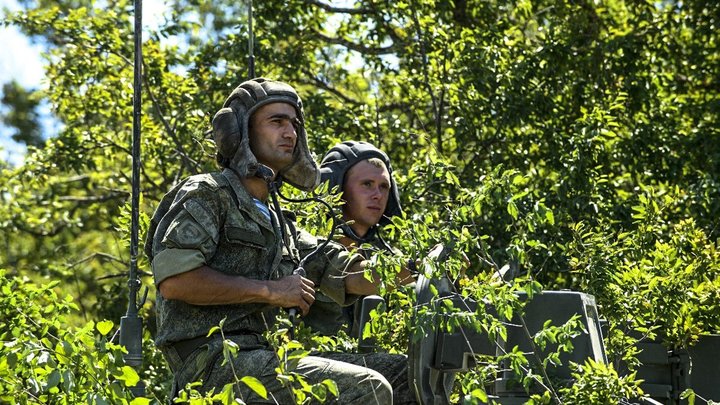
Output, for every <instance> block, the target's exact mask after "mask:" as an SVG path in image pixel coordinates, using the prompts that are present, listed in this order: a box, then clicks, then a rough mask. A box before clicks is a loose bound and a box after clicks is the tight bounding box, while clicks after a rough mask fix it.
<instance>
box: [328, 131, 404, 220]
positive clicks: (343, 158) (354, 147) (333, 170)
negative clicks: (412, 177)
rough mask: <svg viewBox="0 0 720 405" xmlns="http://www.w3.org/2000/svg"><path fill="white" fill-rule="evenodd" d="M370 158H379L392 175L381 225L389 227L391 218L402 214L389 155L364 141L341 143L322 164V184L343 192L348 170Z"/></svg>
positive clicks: (329, 153) (329, 152) (331, 150)
mask: <svg viewBox="0 0 720 405" xmlns="http://www.w3.org/2000/svg"><path fill="white" fill-rule="evenodd" d="M370 158H378V159H380V160H382V161H383V163H385V167H386V168H387V170H388V173H389V174H390V197H389V198H388V203H387V206H386V207H385V212H384V214H383V216H382V218H381V219H380V225H387V224H389V223H390V222H391V218H392V217H393V216H395V215H400V214H402V207H401V206H400V193H399V192H398V188H397V184H396V183H395V178H394V177H393V169H392V166H391V165H390V158H389V157H388V155H387V154H386V153H385V152H383V151H381V150H380V149H378V148H376V147H375V146H374V145H372V144H371V143H368V142H363V141H345V142H341V143H339V144H337V145H335V146H333V147H332V148H330V150H329V151H328V153H327V154H325V156H324V157H323V159H322V161H321V162H320V182H321V183H324V182H329V187H328V188H329V189H332V188H333V187H338V190H339V191H340V192H342V191H343V185H344V182H345V175H346V174H347V172H348V170H350V168H351V167H353V166H354V165H355V164H357V163H358V162H360V161H363V160H367V159H370Z"/></svg>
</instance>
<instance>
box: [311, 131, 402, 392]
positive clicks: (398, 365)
mask: <svg viewBox="0 0 720 405" xmlns="http://www.w3.org/2000/svg"><path fill="white" fill-rule="evenodd" d="M369 158H378V159H381V160H382V161H383V162H384V163H385V166H386V168H387V169H388V172H389V173H390V182H391V197H390V199H389V200H388V205H387V207H386V210H385V213H384V217H383V218H382V219H381V221H380V225H385V224H388V223H389V222H390V220H389V218H390V217H392V216H395V215H399V214H400V212H401V206H400V196H399V192H398V190H397V185H396V184H395V180H394V178H393V177H392V166H391V165H390V159H389V158H388V157H387V155H386V154H385V153H384V152H382V151H381V150H379V149H377V148H375V147H374V146H373V145H371V144H369V143H367V142H356V141H345V142H342V143H341V144H338V145H336V146H334V147H333V148H331V149H330V151H329V152H328V153H327V154H326V155H325V157H324V158H323V162H322V164H321V177H322V180H323V181H328V182H329V188H330V189H332V188H333V187H339V188H340V191H342V187H343V183H344V180H343V179H344V177H345V174H346V173H347V171H348V170H349V169H350V168H351V167H352V166H353V165H355V164H356V163H358V162H360V161H363V160H365V159H369ZM341 229H342V231H343V234H344V235H345V236H347V237H348V238H350V239H352V240H354V241H355V242H356V243H357V245H358V246H362V248H360V249H357V252H358V253H360V254H362V255H363V256H364V257H365V258H366V259H369V258H370V256H372V254H373V253H375V252H384V253H388V254H393V255H400V254H401V252H399V251H398V250H397V249H393V248H392V247H390V246H389V245H388V244H387V243H386V242H385V241H384V240H383V239H382V238H381V237H380V235H379V234H378V231H379V225H378V226H375V227H373V228H371V229H370V230H369V232H368V233H367V234H366V235H364V236H363V237H359V236H358V235H356V234H355V233H354V232H353V231H352V228H350V227H349V226H347V225H344V226H342V227H341ZM360 308H361V305H360V302H355V303H352V304H350V305H349V306H345V307H343V306H340V305H338V304H337V303H336V301H335V300H333V299H332V298H331V297H329V296H327V295H325V294H323V293H322V292H318V293H317V294H316V295H315V302H314V303H313V305H312V306H311V307H310V312H308V314H307V315H306V316H304V317H303V322H304V323H305V325H306V326H308V327H310V328H311V329H312V330H313V331H314V332H317V333H319V334H321V335H326V336H332V335H335V334H337V333H338V332H339V331H340V330H345V331H346V332H348V333H349V334H350V335H351V336H358V334H359V322H358V321H359V318H360ZM323 356H326V357H331V358H334V359H336V360H339V361H346V362H352V363H354V359H355V358H357V356H358V355H357V354H351V353H323ZM362 360H363V363H362V365H364V366H366V367H369V368H371V369H373V370H376V371H378V372H380V373H382V374H383V376H384V377H385V378H386V379H387V380H388V381H389V382H390V384H391V385H392V387H393V401H394V403H396V404H413V403H416V398H415V394H414V392H413V390H411V389H410V387H409V385H408V376H407V356H405V355H402V354H388V353H367V354H363V355H362ZM356 364H357V363H356Z"/></svg>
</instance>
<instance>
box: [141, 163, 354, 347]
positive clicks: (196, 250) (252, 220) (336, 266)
mask: <svg viewBox="0 0 720 405" xmlns="http://www.w3.org/2000/svg"><path fill="white" fill-rule="evenodd" d="M277 215H278V213H276V212H274V211H273V210H270V216H271V218H272V219H271V220H270V219H268V218H267V217H266V216H265V215H264V214H263V213H262V212H261V211H260V210H259V209H258V207H257V206H256V205H255V202H254V200H253V198H252V196H250V194H248V192H247V191H246V190H245V188H244V187H243V186H242V184H241V183H240V181H239V179H238V178H237V176H235V174H234V173H233V172H232V171H229V170H227V169H226V170H224V171H223V172H222V173H208V174H200V175H196V176H192V177H189V178H188V179H186V180H185V181H183V182H182V183H181V184H179V185H178V186H176V187H175V188H174V189H173V190H171V191H170V192H169V193H168V194H167V195H165V197H164V198H163V200H162V201H161V202H160V205H159V207H158V209H157V211H156V212H155V214H154V216H153V219H152V221H151V225H150V232H149V234H148V239H147V241H146V245H145V251H146V253H147V254H148V257H149V258H150V259H151V260H152V269H153V276H154V279H155V285H156V286H158V285H159V284H160V283H161V282H162V281H163V280H165V279H166V278H168V277H171V276H174V275H177V274H180V273H183V272H186V271H190V270H193V269H196V268H198V267H200V266H203V265H207V266H209V267H211V268H213V269H215V270H217V271H219V272H222V273H225V274H230V275H238V276H244V277H247V278H253V279H259V280H269V279H277V278H281V277H284V276H287V275H290V274H292V272H293V270H294V269H295V266H296V264H297V262H298V260H299V259H300V258H302V257H304V256H305V255H307V254H309V253H310V252H311V251H312V250H313V249H314V248H315V247H316V246H317V244H318V241H317V238H315V237H313V236H312V235H310V234H308V233H307V232H304V231H297V230H296V229H295V228H294V226H292V222H291V221H290V219H287V218H286V219H285V221H284V222H285V228H286V234H288V235H295V237H294V238H293V237H290V238H288V239H289V246H285V244H284V243H283V242H282V240H281V239H282V237H281V236H279V235H277V231H276V229H277V230H279V226H278V223H279V221H278V219H277ZM280 215H282V214H280ZM358 260H362V257H361V256H359V255H355V254H351V253H349V252H348V251H347V250H346V249H345V248H344V247H343V246H342V245H340V244H338V243H330V244H329V245H328V246H327V247H326V248H325V249H324V250H323V252H321V254H318V255H317V256H316V257H315V258H313V259H312V260H311V261H310V262H308V263H306V266H305V270H306V272H307V277H308V278H309V279H311V280H312V281H313V282H315V285H316V288H317V289H318V291H321V292H322V293H323V294H324V295H325V296H327V297H330V298H331V299H332V300H334V301H335V302H337V303H339V304H342V305H348V304H350V303H352V302H353V301H354V300H356V299H357V297H356V296H352V295H348V294H346V292H345V283H344V278H343V274H345V272H346V271H347V269H348V268H349V267H350V266H351V265H352V264H353V263H354V262H355V261H358ZM156 305H157V323H158V325H157V326H158V330H157V337H156V344H157V345H158V346H159V347H160V348H163V347H166V346H168V345H171V344H172V343H174V342H178V341H181V340H185V339H191V338H195V337H199V336H204V335H206V334H207V333H208V331H209V330H210V328H212V327H214V326H217V325H219V323H220V322H221V320H223V319H225V322H224V327H223V329H224V330H225V331H227V332H231V333H239V334H259V333H262V332H263V331H265V329H266V327H268V326H272V325H273V323H274V321H275V317H276V315H277V313H278V311H279V308H276V307H271V306H269V305H265V304H235V305H191V304H188V303H185V302H183V301H178V300H168V299H165V298H164V297H163V296H162V295H161V294H159V292H158V295H157V300H156Z"/></svg>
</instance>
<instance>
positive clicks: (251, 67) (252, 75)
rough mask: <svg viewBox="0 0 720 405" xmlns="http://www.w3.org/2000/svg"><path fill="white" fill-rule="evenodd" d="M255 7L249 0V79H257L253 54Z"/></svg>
mask: <svg viewBox="0 0 720 405" xmlns="http://www.w3.org/2000/svg"><path fill="white" fill-rule="evenodd" d="M253 43H254V38H253V7H252V0H248V75H249V76H250V77H248V79H254V78H255V54H254V53H253V52H254V50H253Z"/></svg>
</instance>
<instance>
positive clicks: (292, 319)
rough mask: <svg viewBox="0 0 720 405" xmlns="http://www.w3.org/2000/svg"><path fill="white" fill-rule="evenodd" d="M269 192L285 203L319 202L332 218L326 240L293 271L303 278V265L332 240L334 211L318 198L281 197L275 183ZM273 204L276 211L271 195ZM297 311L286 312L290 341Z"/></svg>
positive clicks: (275, 201) (293, 332)
mask: <svg viewBox="0 0 720 405" xmlns="http://www.w3.org/2000/svg"><path fill="white" fill-rule="evenodd" d="M270 190H271V193H270V194H271V195H273V193H277V195H279V196H280V198H282V199H283V200H285V201H288V202H292V203H305V202H310V201H315V202H319V203H320V204H322V205H324V206H325V208H327V210H328V211H329V212H330V217H331V218H332V226H331V227H330V233H329V234H328V236H327V238H326V239H325V241H323V242H322V243H321V244H319V245H318V246H316V247H315V249H313V251H312V252H310V253H309V254H308V255H307V256H305V257H303V258H302V259H301V260H300V263H299V264H298V267H297V268H296V269H295V270H294V271H293V274H299V275H301V276H303V277H305V274H306V273H305V263H306V262H307V261H308V260H310V258H312V257H314V256H315V255H317V254H318V253H320V251H322V250H324V249H325V247H326V246H327V245H328V244H329V243H330V241H331V240H332V238H333V236H334V235H335V228H336V226H335V221H336V219H335V218H336V217H335V210H334V209H333V207H332V206H331V205H330V204H328V203H327V202H326V201H323V200H322V199H320V198H318V197H309V198H297V199H296V198H290V197H286V196H285V195H283V194H282V193H281V192H280V188H279V187H278V186H277V184H275V182H273V186H271V189H270ZM273 204H276V205H277V206H276V208H275V209H276V210H278V208H277V207H279V205H280V204H279V203H278V202H277V198H275V196H274V195H273ZM278 215H282V213H281V212H279V211H278ZM297 311H298V308H290V310H289V311H288V316H289V317H290V324H291V326H290V339H292V340H294V339H295V322H296V319H297Z"/></svg>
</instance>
